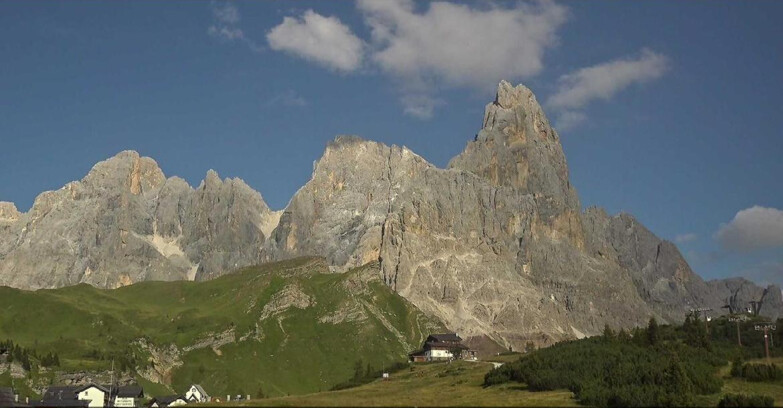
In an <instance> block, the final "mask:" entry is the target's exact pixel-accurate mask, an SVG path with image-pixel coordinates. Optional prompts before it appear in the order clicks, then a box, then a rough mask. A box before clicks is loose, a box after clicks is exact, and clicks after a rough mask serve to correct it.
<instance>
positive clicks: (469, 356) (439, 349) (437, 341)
mask: <svg viewBox="0 0 783 408" xmlns="http://www.w3.org/2000/svg"><path fill="white" fill-rule="evenodd" d="M408 358H409V359H410V361H412V362H414V363H417V362H424V361H442V360H454V359H464V360H475V359H476V351H475V350H471V349H470V347H468V346H466V345H464V344H462V338H460V337H459V336H458V335H457V333H445V334H430V335H429V336H428V337H427V339H426V340H424V344H423V345H422V348H421V350H418V351H415V352H413V353H410V354H408Z"/></svg>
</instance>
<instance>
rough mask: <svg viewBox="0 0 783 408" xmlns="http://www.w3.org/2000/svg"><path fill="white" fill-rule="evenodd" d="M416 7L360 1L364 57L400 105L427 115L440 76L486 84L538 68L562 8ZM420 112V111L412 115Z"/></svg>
mask: <svg viewBox="0 0 783 408" xmlns="http://www.w3.org/2000/svg"><path fill="white" fill-rule="evenodd" d="M427 4H428V8H427V10H426V11H423V12H416V10H415V9H414V4H413V2H412V1H410V0H406V1H387V0H360V1H359V2H358V7H359V9H360V10H361V11H362V12H363V14H364V16H365V22H366V23H367V25H368V26H369V27H370V29H371V33H372V55H371V59H372V61H373V62H374V63H375V64H377V66H378V67H380V69H381V70H382V71H383V72H385V73H387V74H389V75H391V76H392V77H394V78H395V79H396V80H397V81H398V84H399V85H400V94H401V96H400V101H401V102H402V104H403V106H404V108H405V111H406V112H407V113H409V114H412V115H414V116H417V117H421V118H427V117H430V116H432V110H433V109H434V107H435V106H436V105H437V104H435V105H433V104H422V103H421V102H422V101H426V100H427V99H430V100H432V101H434V100H437V98H434V97H432V96H431V94H432V93H434V88H436V87H437V86H438V85H440V84H441V83H443V84H446V85H450V86H469V87H474V88H477V89H481V90H487V89H494V87H495V86H496V85H497V83H498V81H500V80H501V79H518V78H528V77H531V76H533V75H536V74H538V73H539V72H541V70H542V69H543V67H544V61H543V59H544V52H545V50H546V49H547V48H549V47H551V46H553V45H554V44H555V43H556V41H557V37H556V33H557V30H558V29H559V28H560V26H561V25H562V24H563V23H564V22H565V20H566V15H567V10H566V8H564V7H562V6H559V5H557V4H555V3H551V2H546V3H537V4H533V5H531V4H518V5H516V6H514V7H510V8H505V7H500V6H491V7H487V8H482V9H480V8H477V7H474V6H473V5H464V4H452V3H446V2H433V3H427ZM420 113H425V114H423V115H422V114H420Z"/></svg>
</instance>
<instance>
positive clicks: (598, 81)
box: [547, 49, 669, 109]
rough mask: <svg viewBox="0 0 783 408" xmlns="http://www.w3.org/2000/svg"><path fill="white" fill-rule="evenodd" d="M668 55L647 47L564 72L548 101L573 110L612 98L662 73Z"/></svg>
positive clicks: (666, 64) (555, 106) (550, 103)
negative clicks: (597, 100)
mask: <svg viewBox="0 0 783 408" xmlns="http://www.w3.org/2000/svg"><path fill="white" fill-rule="evenodd" d="M668 65H669V63H668V58H666V56H664V55H663V54H659V53H656V52H653V51H651V50H648V49H644V50H642V52H641V55H639V56H638V57H635V58H630V57H626V58H620V59H617V60H614V61H609V62H604V63H602V64H598V65H593V66H591V67H587V68H581V69H579V70H577V71H576V72H574V73H571V74H567V75H563V76H562V77H560V80H559V87H558V90H557V92H555V94H554V95H552V96H551V97H550V98H549V99H548V100H547V105H549V106H551V107H553V108H565V109H574V108H581V107H583V106H585V105H586V104H587V103H588V102H591V101H593V100H595V99H609V98H611V97H612V96H614V95H615V94H617V93H618V92H620V91H622V90H623V89H625V88H627V87H629V86H631V85H633V84H637V83H643V82H647V81H650V80H653V79H656V78H659V77H660V76H661V75H663V74H664V73H665V72H666V70H667V69H668Z"/></svg>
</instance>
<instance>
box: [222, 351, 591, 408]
mask: <svg viewBox="0 0 783 408" xmlns="http://www.w3.org/2000/svg"><path fill="white" fill-rule="evenodd" d="M491 368H492V365H491V364H490V363H488V362H469V361H457V362H453V363H451V364H448V363H431V364H414V365H412V368H411V369H404V370H402V371H398V372H396V373H392V374H391V376H390V378H389V379H388V380H381V379H378V380H376V381H374V382H372V383H370V384H366V385H362V386H359V387H356V388H350V389H346V390H340V391H330V392H321V393H314V394H308V395H296V396H290V397H279V398H266V399H254V400H251V401H246V402H242V403H240V404H239V405H245V406H302V407H306V406H519V407H542V406H543V407H552V406H558V407H559V406H576V405H577V404H576V401H575V400H574V399H573V394H572V393H571V392H570V391H568V390H559V391H547V392H530V391H527V390H526V389H525V386H524V385H518V384H515V385H511V384H508V385H503V386H498V387H489V388H484V387H482V383H483V382H484V375H485V374H486V373H487V371H489V370H490V369H491ZM208 405H210V406H220V405H221V404H208ZM222 405H225V404H222Z"/></svg>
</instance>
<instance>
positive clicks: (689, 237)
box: [674, 232, 699, 244]
mask: <svg viewBox="0 0 783 408" xmlns="http://www.w3.org/2000/svg"><path fill="white" fill-rule="evenodd" d="M698 237H699V236H698V235H696V234H694V233H692V232H687V233H685V234H680V235H677V236H676V237H674V242H676V243H678V244H686V243H688V242H693V241H696V238H698Z"/></svg>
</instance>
